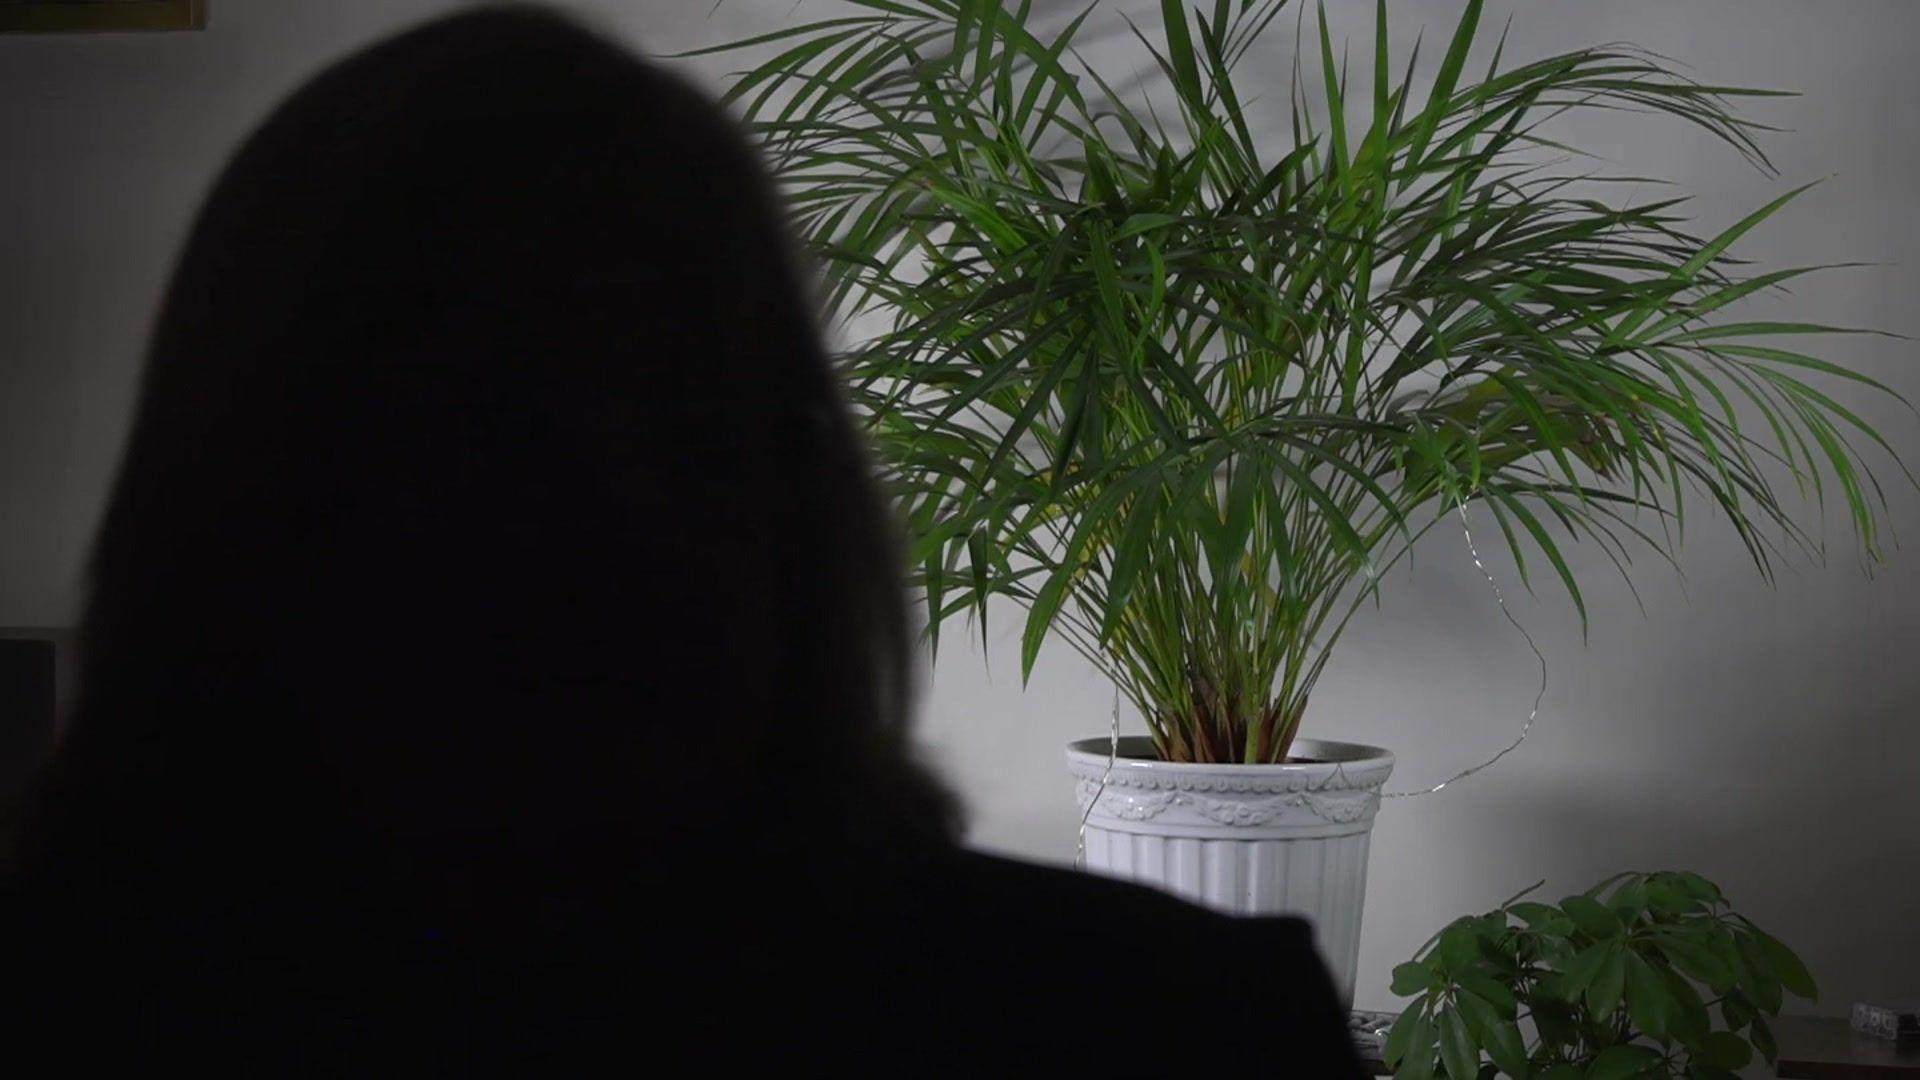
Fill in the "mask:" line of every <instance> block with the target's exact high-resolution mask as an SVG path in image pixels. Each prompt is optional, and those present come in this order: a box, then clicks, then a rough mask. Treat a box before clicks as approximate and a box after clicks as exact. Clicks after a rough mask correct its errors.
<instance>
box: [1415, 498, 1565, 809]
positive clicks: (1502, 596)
mask: <svg viewBox="0 0 1920 1080" xmlns="http://www.w3.org/2000/svg"><path fill="white" fill-rule="evenodd" d="M1460 534H1461V535H1462V536H1464V537H1466V538H1467V552H1468V553H1469V554H1471V555H1472V556H1473V565H1474V568H1475V569H1477V570H1479V571H1480V576H1481V577H1484V578H1486V579H1487V585H1488V586H1489V587H1491V588H1492V589H1493V599H1494V602H1495V603H1497V604H1499V605H1500V614H1501V615H1502V616H1504V617H1505V618H1506V620H1507V622H1509V623H1511V624H1513V628H1514V629H1515V630H1518V631H1520V636H1521V637H1523V638H1526V639H1527V648H1529V649H1532V650H1533V658H1534V659H1536V660H1538V661H1540V689H1539V690H1538V691H1536V692H1535V693H1534V695H1533V708H1532V709H1531V710H1529V711H1528V712H1527V722H1526V723H1524V724H1522V725H1520V734H1519V735H1517V736H1515V737H1514V740H1513V741H1512V742H1510V743H1508V744H1507V745H1506V748H1505V749H1503V750H1501V751H1500V752H1499V753H1497V754H1495V755H1493V756H1492V757H1490V758H1488V759H1487V760H1485V761H1483V762H1481V763H1480V764H1478V765H1475V766H1473V767H1472V768H1469V769H1462V770H1460V771H1459V772H1457V773H1454V774H1453V775H1452V776H1449V777H1447V778H1446V779H1445V780H1442V781H1440V782H1439V783H1437V784H1435V785H1433V786H1432V787H1430V788H1420V789H1418V790H1415V791H1388V792H1383V793H1381V796H1380V797H1381V798H1383V799H1408V798H1414V797H1416V796H1420V795H1432V794H1434V793H1435V792H1437V791H1439V790H1440V789H1441V788H1444V787H1446V786H1447V785H1448V784H1451V783H1453V782H1454V781H1456V780H1465V779H1466V778H1467V777H1469V776H1472V775H1473V774H1474V773H1477V772H1479V771H1480V770H1481V769H1484V768H1486V767H1487V766H1489V765H1492V764H1493V763H1494V762H1496V761H1499V760H1500V759H1501V758H1503V757H1506V756H1507V755H1508V754H1511V753H1513V752H1514V751H1515V750H1516V749H1518V748H1519V746H1520V744H1521V743H1522V742H1524V741H1526V738H1527V733H1528V732H1530V731H1532V730H1533V722H1534V721H1535V720H1537V719H1539V717H1540V702H1541V701H1543V700H1545V698H1546V696H1547V656H1546V654H1545V653H1543V652H1541V651H1540V646H1539V644H1538V643H1537V642H1535V641H1534V640H1533V635H1532V634H1529V633H1527V628H1526V627H1524V626H1521V625H1520V620H1519V619H1516V618H1514V617H1513V611H1512V610H1511V609H1509V608H1508V607H1507V595H1506V593H1504V592H1502V591H1501V590H1500V583H1499V582H1498V581H1495V580H1494V577H1493V573H1492V571H1490V570H1488V569H1487V565H1486V563H1483V562H1481V561H1480V549H1479V548H1478V547H1475V546H1474V543H1473V527H1472V525H1471V524H1470V523H1469V522H1468V520H1467V504H1466V503H1464V502H1463V503H1461V504H1460Z"/></svg>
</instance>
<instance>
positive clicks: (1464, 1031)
mask: <svg viewBox="0 0 1920 1080" xmlns="http://www.w3.org/2000/svg"><path fill="white" fill-rule="evenodd" d="M1440 1061H1441V1063H1442V1064H1444V1065H1445V1066H1446V1067H1447V1076H1448V1077H1449V1078H1450V1080H1474V1078H1475V1077H1477V1076H1478V1075H1479V1074H1480V1044H1479V1042H1478V1040H1476V1039H1475V1038H1474V1037H1473V1032H1472V1031H1470V1030H1468V1028H1467V1020H1466V1017H1464V1016H1462V1015H1461V1014H1460V1013H1459V1012H1458V1011H1456V1010H1453V1009H1442V1010H1440Z"/></svg>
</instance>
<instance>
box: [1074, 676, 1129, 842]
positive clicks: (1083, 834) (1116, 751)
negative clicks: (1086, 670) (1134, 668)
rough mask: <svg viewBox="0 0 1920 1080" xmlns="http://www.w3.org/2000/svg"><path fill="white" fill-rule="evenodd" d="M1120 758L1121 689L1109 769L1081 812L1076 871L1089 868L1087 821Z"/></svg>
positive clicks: (1116, 698) (1110, 739)
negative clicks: (1114, 765) (1115, 763)
mask: <svg viewBox="0 0 1920 1080" xmlns="http://www.w3.org/2000/svg"><path fill="white" fill-rule="evenodd" d="M1119 758H1120V688H1119V687H1118V686H1116V687H1114V688H1113V717H1112V719H1111V721H1109V723H1108V726H1107V768H1106V771H1105V772H1103V773H1101V774H1100V786H1099V787H1097V788H1095V789H1094V791H1093V798H1091V799H1088V800H1087V806H1086V809H1084V810H1082V811H1080V834H1079V836H1078V837H1076V838H1075V840H1074V843H1073V865H1074V867H1075V868H1076V869H1080V870H1085V869H1086V868H1087V819H1088V818H1090V817H1092V816H1093V808H1094V806H1095V805H1096V804H1098V803H1099V802H1100V796H1102V795H1105V794H1106V793H1107V781H1108V780H1111V779H1113V763H1114V762H1115V761H1117V760H1119Z"/></svg>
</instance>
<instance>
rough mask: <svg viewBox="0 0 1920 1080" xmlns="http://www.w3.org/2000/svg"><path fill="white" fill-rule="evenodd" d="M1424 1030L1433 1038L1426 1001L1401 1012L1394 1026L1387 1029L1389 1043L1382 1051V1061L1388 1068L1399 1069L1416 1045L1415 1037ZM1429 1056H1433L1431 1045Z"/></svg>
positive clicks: (1418, 1002)
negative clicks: (1410, 1049) (1408, 1052)
mask: <svg viewBox="0 0 1920 1080" xmlns="http://www.w3.org/2000/svg"><path fill="white" fill-rule="evenodd" d="M1423 1028H1424V1029H1425V1030H1426V1031H1427V1033H1428V1034H1427V1037H1428V1038H1432V1029H1431V1027H1430V1025H1429V1022H1428V1020H1427V1003H1426V1002H1425V1001H1416V1002H1414V1003H1413V1004H1411V1005H1409V1006H1407V1007H1406V1008H1405V1009H1403V1010H1401V1012H1400V1015H1399V1016H1398V1017H1396V1018H1395V1019H1394V1021H1393V1026H1392V1027H1391V1028H1388V1029H1387V1042H1386V1045H1385V1046H1384V1047H1383V1048H1382V1050H1381V1060H1383V1061H1385V1062H1386V1064H1387V1067H1388V1068H1390V1069H1391V1068H1397V1067H1398V1066H1399V1064H1400V1062H1401V1061H1402V1060H1403V1059H1404V1058H1405V1057H1406V1056H1407V1051H1408V1049H1409V1048H1411V1047H1412V1046H1413V1045H1414V1039H1415V1036H1417V1035H1418V1034H1419V1033H1420V1032H1421V1031H1422V1029H1423ZM1427 1054H1428V1056H1429V1057H1431V1056H1432V1048H1431V1045H1429V1048H1428V1051H1427Z"/></svg>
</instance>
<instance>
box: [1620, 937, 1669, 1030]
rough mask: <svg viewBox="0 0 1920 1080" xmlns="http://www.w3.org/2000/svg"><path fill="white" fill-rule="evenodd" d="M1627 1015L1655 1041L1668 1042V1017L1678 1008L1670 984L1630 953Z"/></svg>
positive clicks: (1643, 961)
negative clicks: (1669, 988)
mask: <svg viewBox="0 0 1920 1080" xmlns="http://www.w3.org/2000/svg"><path fill="white" fill-rule="evenodd" d="M1626 974H1627V983H1626V992H1627V1015H1628V1016H1629V1017H1630V1018H1631V1019H1632V1020H1633V1026H1634V1027H1636V1028H1639V1029H1640V1031H1641V1032H1642V1033H1643V1034H1645V1035H1647V1036H1649V1037H1651V1038H1655V1039H1661V1038H1665V1037H1666V1034H1667V1017H1668V1016H1669V1015H1671V1014H1672V1012H1673V1011H1674V1010H1675V1009H1676V1008H1677V1007H1678V1006H1677V1004H1676V1003H1675V1001H1674V999H1673V994H1672V992H1670V991H1669V990H1668V989H1667V985H1666V982H1665V981H1664V980H1662V979H1661V978H1660V976H1659V975H1658V974H1657V973H1656V972H1655V971H1654V970H1653V968H1651V967H1649V966H1648V965H1647V962H1646V961H1645V960H1642V959H1641V958H1640V957H1639V955H1637V954H1635V953H1632V952H1629V953H1627V972H1626Z"/></svg>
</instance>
